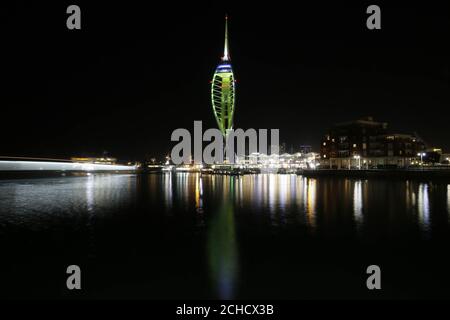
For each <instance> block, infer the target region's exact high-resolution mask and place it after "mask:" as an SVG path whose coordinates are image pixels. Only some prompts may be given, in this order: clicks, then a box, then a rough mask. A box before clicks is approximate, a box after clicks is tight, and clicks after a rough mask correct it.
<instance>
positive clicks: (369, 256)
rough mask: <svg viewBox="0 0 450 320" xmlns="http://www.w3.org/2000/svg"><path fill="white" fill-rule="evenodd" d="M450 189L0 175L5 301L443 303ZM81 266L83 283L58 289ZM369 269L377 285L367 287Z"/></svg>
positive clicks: (409, 184)
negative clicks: (375, 272)
mask: <svg viewBox="0 0 450 320" xmlns="http://www.w3.org/2000/svg"><path fill="white" fill-rule="evenodd" d="M449 244H450V185H448V184H446V183H435V182H433V183H432V182H430V183H424V182H415V181H407V180H383V179H369V180H364V179H348V178H341V177H318V178H306V177H302V176H297V175H287V174H286V175H281V174H279V175H277V174H258V175H245V176H222V175H200V174H198V173H166V174H148V175H143V174H141V175H135V174H92V175H89V176H84V177H60V178H42V179H17V180H1V181H0V252H1V257H2V258H1V266H0V296H1V297H2V298H143V299H147V298H149V299H162V298H174V299H175V298H180V299H188V298H192V299H194V298H206V299H210V298H211V299H233V298H287V299H296V298H300V299H308V298H449V297H450V290H448V288H450V274H449V273H448V270H449V267H450V259H449V258H448V252H449V250H448V249H449ZM72 264H75V265H79V266H80V267H81V270H82V290H81V291H76V292H75V291H68V290H67V289H66V278H67V274H66V268H67V266H69V265H72ZM372 264H376V265H379V266H380V268H381V271H382V290H379V291H369V290H367V288H366V279H367V277H368V275H367V274H366V268H367V266H369V265H372Z"/></svg>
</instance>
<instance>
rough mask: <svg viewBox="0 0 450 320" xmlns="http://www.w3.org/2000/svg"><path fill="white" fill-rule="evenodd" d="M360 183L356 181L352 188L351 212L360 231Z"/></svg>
mask: <svg viewBox="0 0 450 320" xmlns="http://www.w3.org/2000/svg"><path fill="white" fill-rule="evenodd" d="M362 183H363V182H362V181H356V182H355V183H354V186H353V212H354V215H355V222H356V226H357V228H358V229H360V228H361V225H362V224H363V196H362Z"/></svg>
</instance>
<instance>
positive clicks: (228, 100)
mask: <svg viewBox="0 0 450 320" xmlns="http://www.w3.org/2000/svg"><path fill="white" fill-rule="evenodd" d="M235 97H236V89H235V79H234V74H233V69H232V67H231V59H230V54H229V49H228V17H226V16H225V46H224V51H223V57H222V62H221V63H220V64H219V65H218V66H217V68H216V71H215V72H214V76H213V79H212V82H211V101H212V107H213V111H214V117H215V118H216V121H217V125H218V127H219V129H220V131H221V132H222V135H223V136H224V137H225V136H226V133H227V130H228V129H232V128H233V116H234V106H235Z"/></svg>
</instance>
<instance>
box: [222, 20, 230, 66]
mask: <svg viewBox="0 0 450 320" xmlns="http://www.w3.org/2000/svg"><path fill="white" fill-rule="evenodd" d="M222 60H223V61H228V60H230V54H229V53H228V15H225V45H224V48H223V57H222Z"/></svg>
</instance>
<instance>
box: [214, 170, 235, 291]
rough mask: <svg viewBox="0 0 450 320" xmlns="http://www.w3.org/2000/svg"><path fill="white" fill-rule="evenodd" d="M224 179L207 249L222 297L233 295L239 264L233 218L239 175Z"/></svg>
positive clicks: (215, 283)
mask: <svg viewBox="0 0 450 320" xmlns="http://www.w3.org/2000/svg"><path fill="white" fill-rule="evenodd" d="M222 181H223V183H224V184H223V185H222V187H223V202H222V205H221V206H220V207H219V209H218V210H217V211H216V212H214V213H213V214H212V216H211V218H210V222H209V226H208V241H207V250H208V260H209V268H210V277H211V281H212V284H213V288H214V290H215V291H216V293H217V295H218V297H219V298H220V299H232V298H234V295H235V290H236V288H235V287H236V282H237V274H238V266H239V264H238V251H237V244H236V233H235V222H234V197H235V192H234V189H235V181H236V179H235V178H230V177H225V178H224V179H222ZM228 183H229V184H228Z"/></svg>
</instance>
